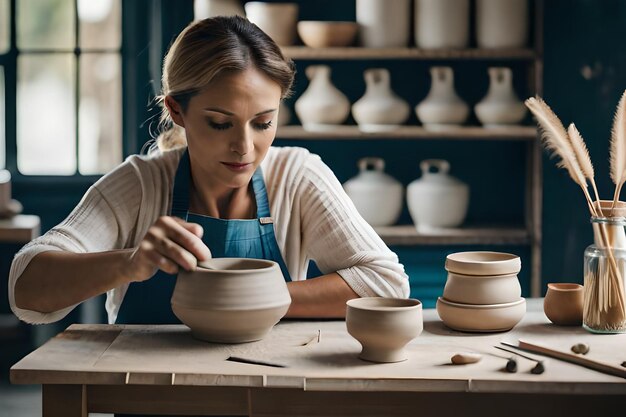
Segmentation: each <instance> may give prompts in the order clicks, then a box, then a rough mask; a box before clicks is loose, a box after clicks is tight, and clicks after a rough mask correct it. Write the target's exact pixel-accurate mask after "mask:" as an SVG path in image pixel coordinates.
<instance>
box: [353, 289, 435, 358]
mask: <svg viewBox="0 0 626 417" xmlns="http://www.w3.org/2000/svg"><path fill="white" fill-rule="evenodd" d="M346 305H347V309H346V327H347V329H348V333H350V335H351V336H352V337H354V338H355V339H356V340H358V341H359V343H361V346H362V347H363V349H362V350H361V353H360V354H359V357H360V358H361V359H364V360H366V361H370V362H401V361H404V360H406V359H407V358H408V354H407V352H406V350H405V346H406V345H407V344H408V343H409V342H410V341H411V340H413V339H414V338H416V337H417V336H419V334H420V333H422V330H423V328H424V323H423V315H422V303H421V301H419V300H416V299H412V298H409V299H406V298H382V297H364V298H355V299H353V300H349V301H348V302H347V303H346Z"/></svg>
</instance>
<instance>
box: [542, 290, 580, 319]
mask: <svg viewBox="0 0 626 417" xmlns="http://www.w3.org/2000/svg"><path fill="white" fill-rule="evenodd" d="M583 290H584V287H583V286H582V285H580V284H573V283H550V284H548V291H547V292H546V296H545V298H544V299H543V312H544V313H545V315H546V317H547V318H548V319H549V320H550V321H551V322H552V323H554V324H556V325H558V326H580V325H582V324H583V303H584V301H583V298H584V296H583Z"/></svg>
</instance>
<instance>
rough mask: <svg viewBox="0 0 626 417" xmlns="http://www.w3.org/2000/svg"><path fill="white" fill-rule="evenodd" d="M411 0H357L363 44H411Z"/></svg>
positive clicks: (375, 45) (380, 46)
mask: <svg viewBox="0 0 626 417" xmlns="http://www.w3.org/2000/svg"><path fill="white" fill-rule="evenodd" d="M410 16H411V3H410V0H392V1H389V0H356V21H357V23H358V24H359V39H360V44H361V46H365V47H368V48H392V47H403V46H407V45H408V44H409V36H410V29H409V26H410V25H409V24H410Z"/></svg>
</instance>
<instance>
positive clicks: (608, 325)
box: [583, 217, 626, 333]
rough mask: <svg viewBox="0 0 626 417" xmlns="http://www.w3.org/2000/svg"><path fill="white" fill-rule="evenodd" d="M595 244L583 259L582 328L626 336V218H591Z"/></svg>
mask: <svg viewBox="0 0 626 417" xmlns="http://www.w3.org/2000/svg"><path fill="white" fill-rule="evenodd" d="M591 224H592V226H593V235H594V244H593V245H590V246H589V247H587V249H586V250H585V258H584V280H585V281H584V284H585V285H584V307H583V327H584V328H585V329H587V330H588V331H590V332H592V333H626V301H625V294H626V292H625V289H624V283H625V280H624V277H626V218H624V217H592V218H591Z"/></svg>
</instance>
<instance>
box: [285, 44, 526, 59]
mask: <svg viewBox="0 0 626 417" xmlns="http://www.w3.org/2000/svg"><path fill="white" fill-rule="evenodd" d="M282 51H283V54H285V55H286V56H288V57H289V58H291V59H306V60H326V59H423V60H437V59H480V60H485V59H497V60H526V61H532V60H534V59H535V51H534V50H532V49H526V48H524V49H497V50H494V49H470V48H468V49H430V50H425V49H418V48H361V47H347V48H309V47H306V46H288V47H283V48H282Z"/></svg>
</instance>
